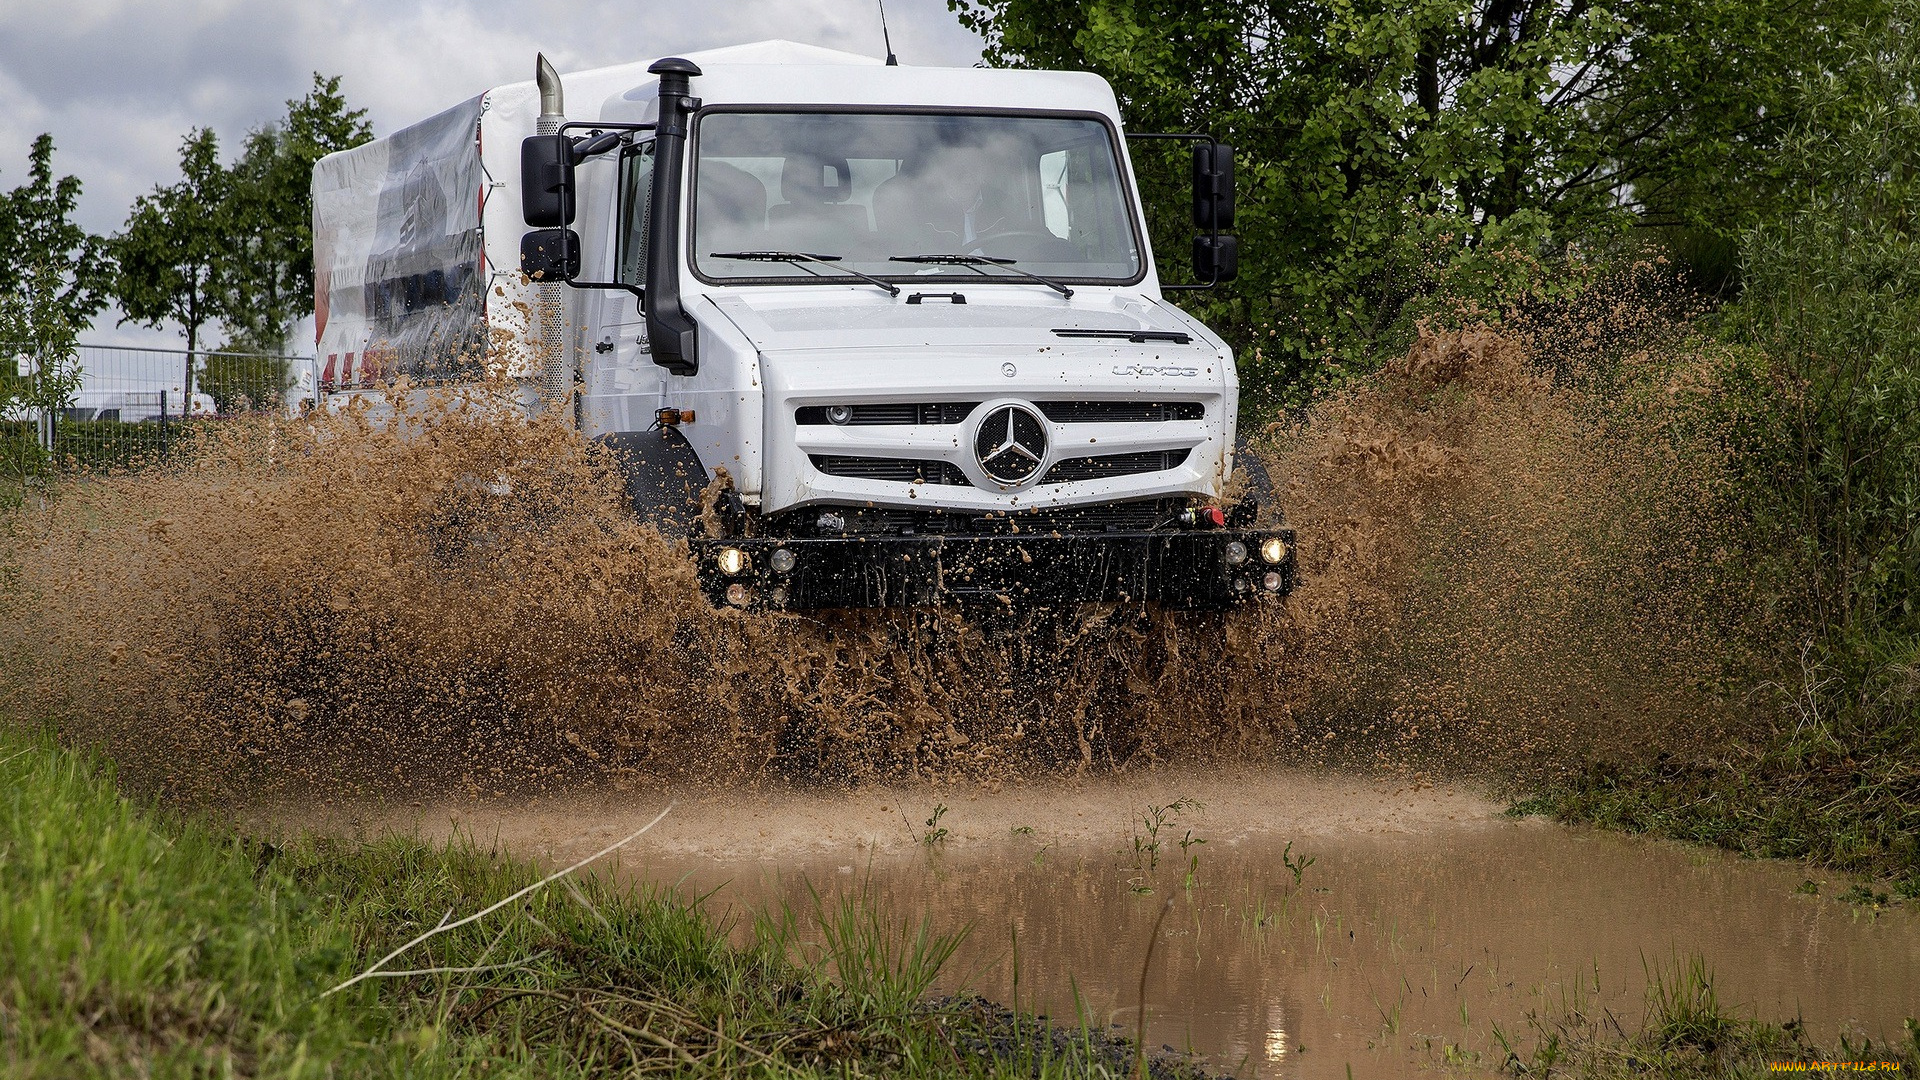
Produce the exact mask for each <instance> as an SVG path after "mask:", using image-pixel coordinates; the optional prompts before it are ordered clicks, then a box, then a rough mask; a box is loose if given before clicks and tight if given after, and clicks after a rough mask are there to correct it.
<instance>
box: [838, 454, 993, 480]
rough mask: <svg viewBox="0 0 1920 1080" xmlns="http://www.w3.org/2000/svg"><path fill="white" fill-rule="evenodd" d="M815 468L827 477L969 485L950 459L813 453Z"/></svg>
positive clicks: (965, 477) (964, 475)
mask: <svg viewBox="0 0 1920 1080" xmlns="http://www.w3.org/2000/svg"><path fill="white" fill-rule="evenodd" d="M809 457H810V458H811V460H812V461H813V467H814V468H816V469H819V470H820V471H821V472H823V473H826V474H827V475H828V476H845V477H850V478H853V479H857V480H891V481H893V482H894V483H899V484H911V483H913V482H914V481H916V480H917V481H920V482H922V483H927V484H945V485H948V486H950V487H966V486H967V483H968V481H967V476H966V474H965V473H963V472H961V471H960V467H959V466H957V465H955V464H953V463H952V462H950V461H925V460H922V459H919V458H891V457H854V456H851V455H847V454H812V455H809Z"/></svg>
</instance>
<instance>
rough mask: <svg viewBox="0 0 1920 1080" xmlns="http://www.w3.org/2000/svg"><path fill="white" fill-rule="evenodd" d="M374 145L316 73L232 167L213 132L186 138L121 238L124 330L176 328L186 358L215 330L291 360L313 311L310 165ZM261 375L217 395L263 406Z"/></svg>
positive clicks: (357, 113)
mask: <svg viewBox="0 0 1920 1080" xmlns="http://www.w3.org/2000/svg"><path fill="white" fill-rule="evenodd" d="M371 137H372V132H371V130H370V129H369V127H368V125H367V122H366V118H365V110H359V109H349V108H347V103H346V99H345V97H344V96H343V95H342V94H341V93H340V80H339V78H338V77H334V78H326V77H323V76H321V75H319V74H315V75H314V77H313V87H312V89H311V90H310V91H309V92H308V93H307V95H306V96H305V97H303V98H300V99H298V100H294V101H289V102H287V114H286V116H285V117H284V118H282V119H280V120H278V121H275V122H274V123H271V124H267V125H264V126H262V127H259V128H256V129H255V130H254V131H252V132H250V133H249V134H248V135H247V138H246V140H245V142H244V143H243V145H242V148H241V152H240V156H239V158H238V159H237V160H236V161H235V162H234V163H233V164H232V165H225V164H222V163H221V160H220V146H219V140H218V138H217V137H216V136H215V135H214V133H213V132H212V131H209V130H206V129H200V130H197V131H194V132H193V133H191V134H190V135H188V136H187V138H186V139H185V141H184V142H183V143H182V144H181V148H180V179H179V180H178V181H176V182H174V183H173V184H168V185H160V186H158V187H156V188H155V189H154V190H153V191H152V192H151V193H149V194H147V195H144V196H142V197H141V198H140V199H139V200H138V201H137V202H135V204H134V207H133V211H132V213H131V214H129V215H128V218H127V224H126V227H125V228H124V229H123V230H122V231H121V233H120V234H119V235H118V236H116V237H114V239H113V247H114V250H115V253H116V255H117V257H118V262H119V273H118V276H117V279H116V288H115V295H116V296H117V298H118V299H119V301H120V309H121V312H122V313H123V315H124V316H125V319H124V320H123V321H131V322H137V323H140V324H142V325H146V326H153V327H159V326H162V325H164V324H168V323H172V324H175V325H178V326H180V327H181V328H182V329H184V330H185V331H186V334H187V348H188V350H189V352H197V351H198V349H199V347H200V340H201V333H202V331H203V330H204V329H206V328H208V327H210V326H213V325H218V326H220V327H222V328H223V329H224V330H225V333H226V338H227V345H228V347H229V348H233V349H237V350H240V351H246V352H260V353H279V352H282V351H284V350H285V349H286V347H287V336H288V334H289V333H290V332H291V330H292V327H293V324H294V322H295V321H297V320H298V319H299V318H300V317H301V316H302V315H304V314H305V313H306V312H307V311H308V310H310V305H311V304H312V301H313V210H312V194H311V183H312V176H313V163H314V162H315V161H318V160H319V159H320V158H321V157H324V156H325V155H327V154H330V153H333V152H334V151H336V150H341V149H345V148H347V147H351V146H356V145H358V144H360V143H362V142H365V141H366V140H367V139H369V138H371ZM259 370H264V369H259ZM255 374H257V371H256V369H255V368H248V369H247V371H245V372H240V373H238V374H236V373H234V372H224V373H222V372H214V373H212V379H213V381H212V383H210V384H209V385H210V388H212V389H221V390H222V391H223V392H225V391H231V392H232V394H233V395H239V394H245V395H246V396H248V397H255V396H256V393H257V392H258V391H260V389H261V387H259V386H255V385H253V383H254V382H257V381H258V379H256V378H254V375H255ZM242 384H245V385H244V386H243V385H242ZM236 387H239V389H236Z"/></svg>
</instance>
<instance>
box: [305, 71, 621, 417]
mask: <svg viewBox="0 0 1920 1080" xmlns="http://www.w3.org/2000/svg"><path fill="white" fill-rule="evenodd" d="M569 79H570V81H569V83H568V88H569V89H570V90H573V91H574V92H575V93H576V94H577V95H578V98H579V99H580V100H584V99H586V98H587V97H588V96H589V95H590V94H591V93H592V92H593V91H594V90H595V89H596V88H600V89H602V90H604V92H605V94H606V95H607V96H614V97H616V98H617V97H619V95H620V93H622V92H624V91H628V90H631V89H632V88H633V87H634V85H635V84H636V83H641V82H650V81H651V80H652V76H650V75H648V74H647V72H646V65H645V64H625V65H620V66H617V67H611V68H602V69H599V70H596V71H590V72H584V73H580V74H576V75H573V76H569ZM623 105H624V107H623V108H621V109H619V111H620V112H622V113H627V114H631V113H634V112H635V111H636V108H637V109H639V110H641V111H645V110H647V109H650V108H651V105H650V103H636V102H631V101H628V102H623ZM539 111H540V102H539V91H538V89H537V88H536V87H535V85H534V84H533V83H532V82H531V81H529V82H524V83H512V84H509V85H505V86H498V87H495V88H493V89H491V90H488V91H487V92H486V93H483V94H481V95H479V96H478V97H475V98H471V99H469V100H467V101H464V102H461V103H460V104H458V105H456V106H454V107H453V108H450V109H447V110H446V111H444V112H441V113H439V114H437V115H435V116H431V117H428V118H427V119H425V120H422V121H420V122H419V123H416V124H413V125H411V126H409V127H405V128H402V129H400V130H399V131H396V132H394V133H393V134H391V135H387V136H385V137H382V138H379V139H374V140H373V141H371V142H368V143H365V144H363V145H361V146H357V147H354V148H353V149H351V150H345V151H341V152H340V153H336V154H329V155H328V156H327V157H325V158H322V159H321V160H320V161H319V162H318V163H317V164H316V165H315V166H314V171H313V241H314V244H313V246H314V323H315V326H314V329H315V337H316V342H317V345H316V348H317V355H318V366H319V368H320V383H321V388H322V389H323V390H326V391H338V390H351V389H356V388H371V387H373V386H375V385H377V384H379V383H381V382H382V381H384V380H386V379H388V378H390V377H392V376H394V375H400V374H404V375H407V376H409V377H410V378H413V379H415V380H416V381H425V382H437V381H446V380H448V379H463V378H475V377H478V376H479V375H480V374H481V373H482V365H483V364H486V363H495V364H504V365H507V369H508V370H509V371H511V372H514V373H516V374H520V375H523V376H524V375H525V374H527V371H526V367H527V365H528V364H529V363H530V357H529V356H528V354H527V345H526V336H527V334H528V333H529V332H530V330H531V329H533V327H532V326H531V321H530V320H531V315H530V312H529V308H530V305H531V297H532V291H531V289H530V288H529V287H528V286H527V285H526V284H525V283H524V282H523V280H522V278H521V275H520V267H519V261H520V257H519V244H520V237H521V234H523V233H524V232H525V231H526V225H525V223H524V222H522V221H521V220H520V199H519V173H520V141H521V140H522V139H523V138H525V137H526V136H527V135H530V134H532V133H533V130H534V124H535V119H536V117H537V116H538V114H539ZM582 115H588V114H585V113H582ZM601 179H603V181H604V178H601ZM579 299H581V298H577V297H575V298H569V302H570V303H571V302H578V300H579ZM592 299H594V300H598V299H600V298H598V297H594V298H592Z"/></svg>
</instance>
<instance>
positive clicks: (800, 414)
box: [793, 401, 980, 427]
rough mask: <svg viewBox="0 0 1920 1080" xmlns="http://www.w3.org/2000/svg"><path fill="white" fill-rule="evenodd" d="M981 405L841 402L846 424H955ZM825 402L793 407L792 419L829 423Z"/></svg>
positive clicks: (803, 422)
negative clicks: (846, 414) (848, 403)
mask: <svg viewBox="0 0 1920 1080" xmlns="http://www.w3.org/2000/svg"><path fill="white" fill-rule="evenodd" d="M979 407H980V403H979V402H977V401H886V402H880V403H877V404H864V405H843V406H839V408H844V409H846V410H847V412H848V413H849V416H848V418H847V425H848V426H862V427H864V426H883V425H908V424H957V423H959V422H960V421H962V420H965V419H966V418H967V415H968V414H969V413H971V412H973V410H975V409H977V408H979ZM827 408H828V406H825V405H803V406H801V407H800V408H797V409H795V410H793V422H794V423H796V424H799V425H801V426H803V427H804V426H808V425H816V424H832V423H833V421H831V420H829V419H827Z"/></svg>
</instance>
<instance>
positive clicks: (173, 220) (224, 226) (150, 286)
mask: <svg viewBox="0 0 1920 1080" xmlns="http://www.w3.org/2000/svg"><path fill="white" fill-rule="evenodd" d="M180 174H181V175H180V179H179V180H178V181H177V182H175V183H173V184H170V185H163V186H159V187H155V188H154V189H153V191H152V192H150V193H148V194H146V195H142V196H141V197H140V198H139V199H137V200H135V202H134V204H133V210H132V212H131V213H130V214H129V215H128V216H127V224H126V228H125V229H124V230H123V231H122V232H121V233H120V234H119V235H117V236H115V237H114V238H113V240H112V245H113V251H114V255H115V260H116V262H117V264H118V271H117V274H116V276H115V287H114V295H115V296H116V298H117V299H118V300H119V301H120V311H121V313H122V318H121V320H120V321H121V322H122V323H127V322H136V323H140V324H141V325H144V326H150V327H154V328H156V329H157V328H158V327H160V326H161V325H162V324H163V323H167V322H172V323H176V324H178V325H179V326H180V327H181V328H182V329H184V330H185V331H186V333H187V360H186V372H185V375H184V377H183V379H182V393H183V394H184V395H186V399H185V401H184V402H183V408H191V403H192V400H193V397H192V395H193V371H194V362H195V359H196V357H197V355H198V353H199V348H200V331H201V329H202V328H203V327H205V326H206V325H207V324H208V323H210V322H213V321H215V320H217V319H218V318H219V316H220V314H221V305H220V298H221V297H222V296H223V295H224V294H225V290H226V289H227V288H228V286H227V285H226V283H225V281H223V280H222V276H223V273H229V272H231V268H232V266H233V260H232V243H233V242H232V233H233V229H232V219H233V213H232V207H231V206H230V205H229V202H228V196H229V194H230V193H231V191H232V184H233V178H232V174H231V173H230V172H229V171H228V170H227V169H226V168H225V167H223V166H222V165H221V164H220V143H219V139H218V138H217V137H216V136H215V135H214V133H213V132H212V130H210V129H207V128H200V129H197V130H195V131H194V132H192V133H191V134H189V135H188V136H187V137H186V139H185V140H183V141H182V143H181V145H180Z"/></svg>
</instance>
